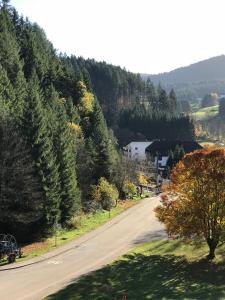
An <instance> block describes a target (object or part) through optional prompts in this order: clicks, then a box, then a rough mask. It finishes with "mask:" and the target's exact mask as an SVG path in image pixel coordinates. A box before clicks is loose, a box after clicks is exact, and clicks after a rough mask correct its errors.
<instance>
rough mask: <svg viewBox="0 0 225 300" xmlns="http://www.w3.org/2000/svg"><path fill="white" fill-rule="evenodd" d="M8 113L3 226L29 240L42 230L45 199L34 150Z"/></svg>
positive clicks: (0, 191)
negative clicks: (36, 173)
mask: <svg viewBox="0 0 225 300" xmlns="http://www.w3.org/2000/svg"><path fill="white" fill-rule="evenodd" d="M3 105H4V104H3V103H1V108H2V106H3ZM6 110H7V109H6ZM6 110H5V111H4V113H3V110H1V113H0V114H1V117H0V227H1V231H5V232H11V233H13V234H16V235H17V237H20V239H22V238H23V239H25V237H24V236H23V235H24V234H25V235H27V234H28V235H29V236H31V235H33V234H34V232H35V233H36V234H37V233H38V232H39V231H40V227H41V226H40V224H41V220H42V219H43V213H44V212H43V197H42V192H41V189H40V180H39V178H38V176H37V175H35V169H34V161H33V159H32V157H31V154H30V149H29V147H28V145H27V144H26V142H25V141H24V139H23V137H22V135H21V133H20V132H19V131H18V129H17V128H16V127H15V125H13V122H12V121H11V120H9V117H8V113H9V111H8V112H7V113H5V112H6Z"/></svg>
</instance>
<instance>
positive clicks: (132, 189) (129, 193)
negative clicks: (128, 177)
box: [123, 181, 137, 199]
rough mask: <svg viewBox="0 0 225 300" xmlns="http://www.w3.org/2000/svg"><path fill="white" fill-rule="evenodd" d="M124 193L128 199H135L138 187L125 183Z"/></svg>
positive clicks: (128, 182)
mask: <svg viewBox="0 0 225 300" xmlns="http://www.w3.org/2000/svg"><path fill="white" fill-rule="evenodd" d="M123 192H124V194H125V195H126V198H130V199H133V198H134V196H135V195H136V194H137V187H136V185H135V184H133V183H132V182H130V181H125V183H124V185H123Z"/></svg>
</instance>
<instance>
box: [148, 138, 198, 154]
mask: <svg viewBox="0 0 225 300" xmlns="http://www.w3.org/2000/svg"><path fill="white" fill-rule="evenodd" d="M177 145H179V146H180V147H181V146H182V147H183V148H184V152H185V153H189V152H192V151H194V150H197V149H202V146H201V145H199V144H198V143H197V142H195V141H169V140H168V141H166V140H165V141H153V142H152V143H151V145H149V146H148V147H147V148H146V150H145V152H147V153H149V154H150V155H153V156H156V155H157V154H158V155H161V156H167V155H168V154H169V152H170V151H174V150H175V148H176V146H177Z"/></svg>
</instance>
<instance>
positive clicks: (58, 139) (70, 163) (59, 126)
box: [53, 93, 80, 225]
mask: <svg viewBox="0 0 225 300" xmlns="http://www.w3.org/2000/svg"><path fill="white" fill-rule="evenodd" d="M54 94H55V93H53V95H54ZM55 96H56V94H55ZM55 102H56V103H55V108H56V109H55V113H56V124H55V126H56V131H55V135H56V136H55V138H54V139H55V146H56V147H55V148H56V150H55V151H56V156H57V161H58V162H59V182H60V196H61V197H60V198H61V199H60V211H61V217H60V222H61V224H63V225H67V224H68V223H69V221H70V219H71V217H73V216H74V215H75V213H77V212H78V210H79V208H80V192H79V190H78V187H77V179H76V169H75V141H74V137H73V136H72V133H71V130H70V128H69V122H68V121H67V116H66V109H65V105H66V103H65V102H64V101H62V100H60V99H57V98H55Z"/></svg>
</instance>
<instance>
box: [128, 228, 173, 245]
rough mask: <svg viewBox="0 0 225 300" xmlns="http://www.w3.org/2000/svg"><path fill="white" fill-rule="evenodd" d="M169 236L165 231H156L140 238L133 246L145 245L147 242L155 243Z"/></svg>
mask: <svg viewBox="0 0 225 300" xmlns="http://www.w3.org/2000/svg"><path fill="white" fill-rule="evenodd" d="M167 238H168V236H167V234H166V232H165V230H163V229H159V230H156V231H149V232H147V233H145V234H143V235H140V236H138V237H137V238H136V239H135V240H134V242H133V245H139V244H143V243H146V242H150V241H154V240H162V239H167Z"/></svg>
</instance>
